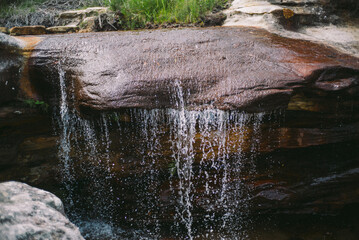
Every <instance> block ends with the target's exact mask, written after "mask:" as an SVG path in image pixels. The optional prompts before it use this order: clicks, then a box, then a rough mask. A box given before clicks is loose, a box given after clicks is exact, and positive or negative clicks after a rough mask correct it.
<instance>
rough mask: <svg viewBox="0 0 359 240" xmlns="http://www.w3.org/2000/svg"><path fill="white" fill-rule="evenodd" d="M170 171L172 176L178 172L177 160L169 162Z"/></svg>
mask: <svg viewBox="0 0 359 240" xmlns="http://www.w3.org/2000/svg"><path fill="white" fill-rule="evenodd" d="M168 171H169V173H170V174H171V176H174V175H175V174H176V173H177V167H176V162H175V161H173V162H170V163H169V164H168Z"/></svg>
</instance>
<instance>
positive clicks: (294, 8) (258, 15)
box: [224, 0, 359, 56]
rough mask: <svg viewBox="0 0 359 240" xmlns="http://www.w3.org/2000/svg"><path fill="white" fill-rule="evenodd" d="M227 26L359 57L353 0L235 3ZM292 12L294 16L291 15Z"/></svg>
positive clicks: (244, 0)
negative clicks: (260, 30) (253, 29)
mask: <svg viewBox="0 0 359 240" xmlns="http://www.w3.org/2000/svg"><path fill="white" fill-rule="evenodd" d="M224 12H225V13H226V14H227V15H228V17H227V20H226V21H225V23H224V26H253V27H260V28H264V29H267V30H268V31H270V32H273V33H276V34H279V35H281V36H285V37H289V38H295V39H306V40H310V41H316V42H320V43H324V44H326V45H330V46H332V47H334V48H336V49H338V50H340V51H343V52H345V53H349V54H352V55H355V56H359V45H358V41H357V40H356V39H358V38H359V28H358V21H359V18H358V13H359V3H358V2H357V1H352V0H343V1H335V0H333V1H330V0H324V1H323V0H308V1H292V0H288V1H285V0H283V1H282V0H235V1H233V2H232V5H231V7H230V8H229V9H227V10H225V11H224ZM288 13H290V14H288Z"/></svg>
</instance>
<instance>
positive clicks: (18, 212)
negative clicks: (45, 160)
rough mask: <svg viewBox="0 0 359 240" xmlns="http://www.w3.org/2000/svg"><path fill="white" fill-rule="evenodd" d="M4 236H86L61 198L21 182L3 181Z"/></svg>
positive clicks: (0, 224)
mask: <svg viewBox="0 0 359 240" xmlns="http://www.w3.org/2000/svg"><path fill="white" fill-rule="evenodd" d="M0 220H1V221H0V238H1V239H4V240H12V239H69V240H70V239H71V240H81V239H84V238H83V237H82V236H81V234H80V231H79V229H78V228H77V227H76V226H75V225H73V224H72V223H71V222H70V221H69V219H67V217H66V215H65V213H64V207H63V204H62V202H61V200H60V199H59V198H57V197H56V196H55V195H53V194H52V193H49V192H46V191H44V190H40V189H37V188H33V187H30V186H29V185H27V184H24V183H19V182H4V183H1V184H0Z"/></svg>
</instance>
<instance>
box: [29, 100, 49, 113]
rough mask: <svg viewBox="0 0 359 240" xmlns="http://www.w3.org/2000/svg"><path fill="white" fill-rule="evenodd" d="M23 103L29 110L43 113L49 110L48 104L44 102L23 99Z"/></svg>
mask: <svg viewBox="0 0 359 240" xmlns="http://www.w3.org/2000/svg"><path fill="white" fill-rule="evenodd" d="M23 103H24V104H25V105H26V106H27V107H30V108H38V109H40V110H41V111H43V112H47V111H48V110H49V104H47V103H45V102H44V101H39V100H35V99H25V100H23Z"/></svg>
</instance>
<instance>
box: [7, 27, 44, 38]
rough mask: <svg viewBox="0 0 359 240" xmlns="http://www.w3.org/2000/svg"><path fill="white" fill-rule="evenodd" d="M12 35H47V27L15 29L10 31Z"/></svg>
mask: <svg viewBox="0 0 359 240" xmlns="http://www.w3.org/2000/svg"><path fill="white" fill-rule="evenodd" d="M10 34H11V35H15V36H17V35H42V34H46V28H45V26H25V27H13V28H11V29H10Z"/></svg>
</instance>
